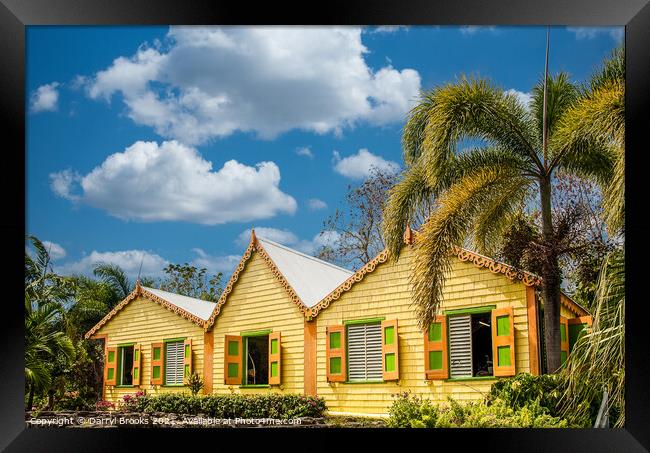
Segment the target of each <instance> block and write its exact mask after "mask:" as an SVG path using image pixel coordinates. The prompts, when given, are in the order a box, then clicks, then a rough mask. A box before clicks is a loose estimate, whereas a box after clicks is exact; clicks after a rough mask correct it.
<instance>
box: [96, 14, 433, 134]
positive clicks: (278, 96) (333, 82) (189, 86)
mask: <svg viewBox="0 0 650 453" xmlns="http://www.w3.org/2000/svg"><path fill="white" fill-rule="evenodd" d="M361 34H362V33H361V28H359V27H341V28H336V27H223V28H221V27H171V28H170V31H169V33H168V43H169V46H168V47H169V49H168V50H167V51H161V50H159V49H154V48H146V47H141V48H140V49H139V50H138V51H137V53H136V54H135V55H134V56H132V57H128V58H127V57H119V58H117V59H115V60H114V61H113V64H112V65H111V66H110V67H108V68H106V69H105V70H103V71H100V72H98V73H97V74H95V76H94V77H91V78H90V81H89V82H88V85H87V92H88V95H89V96H90V97H92V98H106V99H109V98H111V96H112V95H113V94H115V93H117V92H119V93H121V94H122V95H123V101H124V103H125V105H126V109H127V114H128V116H129V117H130V118H131V119H133V121H135V122H136V123H138V124H143V125H147V126H150V127H152V128H154V130H155V131H156V132H157V133H158V134H159V135H161V136H163V137H170V138H175V139H178V140H180V141H182V142H184V143H189V144H197V143H203V142H206V141H208V140H210V139H212V138H215V137H224V136H227V135H230V134H232V133H233V132H235V131H245V132H254V133H256V134H257V135H258V136H260V137H262V138H274V137H275V136H277V135H278V134H281V133H283V132H285V131H289V130H291V129H302V130H307V131H312V132H316V133H319V134H323V133H328V132H334V133H340V132H341V130H343V129H344V128H351V127H354V125H355V124H357V123H358V122H364V121H365V122H369V123H371V124H375V125H382V124H386V123H390V122H394V121H402V120H403V119H404V117H405V115H406V113H407V112H408V110H409V108H410V107H411V106H412V105H413V103H414V102H416V100H417V96H418V93H419V90H420V75H419V74H418V72H417V71H415V70H413V69H402V70H398V69H394V68H392V67H391V66H387V67H384V68H381V69H380V70H379V71H377V72H375V71H373V70H372V69H371V68H370V67H369V66H368V65H367V64H366V61H365V59H364V55H365V54H366V53H367V52H368V51H367V49H366V48H365V46H364V45H363V44H362V42H361Z"/></svg>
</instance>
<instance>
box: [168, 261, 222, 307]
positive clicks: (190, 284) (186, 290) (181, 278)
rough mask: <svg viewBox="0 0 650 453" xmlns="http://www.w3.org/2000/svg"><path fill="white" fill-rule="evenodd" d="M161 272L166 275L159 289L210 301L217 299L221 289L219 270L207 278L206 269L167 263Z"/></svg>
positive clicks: (185, 264)
mask: <svg viewBox="0 0 650 453" xmlns="http://www.w3.org/2000/svg"><path fill="white" fill-rule="evenodd" d="M163 272H164V273H165V274H166V277H165V278H164V279H163V281H162V282H161V284H160V289H162V290H164V291H170V292H173V293H177V294H182V295H184V296H189V297H194V298H196V299H203V300H209V301H212V302H216V301H217V300H219V296H221V292H222V291H223V288H222V287H221V279H222V277H223V274H222V273H221V272H219V273H218V274H215V275H213V276H212V277H210V278H209V279H208V278H207V269H205V268H201V269H199V268H197V267H196V266H192V265H190V264H188V263H184V264H169V265H167V266H166V267H165V268H164V269H163Z"/></svg>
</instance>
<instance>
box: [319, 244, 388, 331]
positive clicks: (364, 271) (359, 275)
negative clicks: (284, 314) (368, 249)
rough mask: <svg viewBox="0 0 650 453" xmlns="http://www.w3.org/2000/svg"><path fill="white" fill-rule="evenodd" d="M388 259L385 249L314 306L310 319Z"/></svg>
mask: <svg viewBox="0 0 650 453" xmlns="http://www.w3.org/2000/svg"><path fill="white" fill-rule="evenodd" d="M387 259H388V250H387V249H384V250H382V251H381V252H380V253H379V254H378V255H377V256H376V257H374V258H373V259H372V260H370V261H368V263H366V265H365V266H363V267H362V268H361V269H359V270H358V271H356V272H355V273H354V274H352V275H351V276H350V277H349V278H348V279H347V280H346V281H344V282H343V283H341V284H340V285H339V286H337V287H336V288H335V289H334V291H332V292H331V293H329V294H328V295H327V296H325V299H323V300H321V301H320V302H318V303H317V304H316V305H314V306H313V307H312V308H311V310H310V312H309V317H312V318H313V317H315V316H316V315H318V313H319V312H320V311H321V310H324V309H325V308H327V307H329V305H330V303H331V302H333V301H335V300H337V299H338V298H340V297H341V295H342V294H343V293H345V292H346V291H348V290H349V289H350V288H352V286H353V285H354V284H355V283H358V282H360V281H361V280H363V279H364V278H365V276H366V275H368V274H369V273H371V272H372V271H374V270H375V269H376V268H377V266H378V265H379V264H381V263H384V262H386V260H387Z"/></svg>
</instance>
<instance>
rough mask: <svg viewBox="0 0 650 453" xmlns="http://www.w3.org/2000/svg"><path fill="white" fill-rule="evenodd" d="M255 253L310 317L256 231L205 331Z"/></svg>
mask: <svg viewBox="0 0 650 453" xmlns="http://www.w3.org/2000/svg"><path fill="white" fill-rule="evenodd" d="M253 252H258V253H259V254H260V256H261V257H262V259H263V260H264V262H265V263H266V264H267V265H268V266H269V268H270V270H271V272H272V273H273V275H274V276H275V278H276V279H277V280H278V282H280V284H281V285H282V288H283V289H284V290H285V292H286V293H287V295H288V296H289V299H291V302H293V303H294V304H296V306H297V307H298V309H299V310H300V311H301V312H302V314H303V315H305V316H308V315H309V308H308V307H307V306H306V305H305V304H304V303H303V302H302V300H301V299H300V297H299V296H298V294H296V291H295V290H294V289H293V288H292V287H291V285H290V284H289V282H288V281H287V279H286V278H285V277H284V275H282V272H280V269H278V267H277V266H276V265H275V263H274V262H273V260H272V259H271V257H270V256H269V254H268V253H267V252H266V250H264V247H263V246H262V244H261V243H260V242H259V241H258V240H257V237H256V236H255V231H254V230H253V231H252V232H251V240H250V243H249V244H248V247H247V248H246V251H245V252H244V255H243V256H242V257H241V260H240V261H239V264H238V265H237V268H236V269H235V272H233V274H232V276H231V277H230V280H228V284H227V285H226V288H225V289H224V290H223V293H221V297H219V301H218V302H217V306H216V307H214V310H213V311H212V314H211V315H210V318H209V319H208V321H207V322H206V323H205V326H204V329H205V330H206V331H208V330H209V329H210V328H211V327H212V326H213V325H214V322H215V320H216V318H217V316H219V313H220V312H221V308H222V307H223V306H224V305H225V303H226V301H227V300H228V296H229V294H230V293H231V292H232V290H233V289H234V287H235V283H236V282H237V280H238V279H239V274H241V272H242V271H243V270H244V268H245V267H246V263H247V262H248V260H249V259H250V258H251V257H252V256H253Z"/></svg>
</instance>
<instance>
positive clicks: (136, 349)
mask: <svg viewBox="0 0 650 453" xmlns="http://www.w3.org/2000/svg"><path fill="white" fill-rule="evenodd" d="M141 351H142V347H141V346H140V345H139V344H136V345H133V369H132V370H131V376H132V377H133V385H138V386H139V385H140V375H141V374H142V373H141V372H140V370H141V369H142V352H141Z"/></svg>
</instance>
